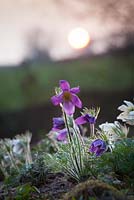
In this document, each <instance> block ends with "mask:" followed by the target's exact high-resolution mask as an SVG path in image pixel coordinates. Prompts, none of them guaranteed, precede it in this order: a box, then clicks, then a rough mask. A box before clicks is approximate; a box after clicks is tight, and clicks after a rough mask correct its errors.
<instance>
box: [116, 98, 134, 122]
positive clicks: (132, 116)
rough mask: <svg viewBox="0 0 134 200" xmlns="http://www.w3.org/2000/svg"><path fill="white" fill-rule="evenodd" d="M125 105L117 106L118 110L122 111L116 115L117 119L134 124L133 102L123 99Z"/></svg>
mask: <svg viewBox="0 0 134 200" xmlns="http://www.w3.org/2000/svg"><path fill="white" fill-rule="evenodd" d="M124 103H125V104H126V105H124V104H123V105H121V106H119V107H118V110H120V111H122V113H121V114H120V115H119V116H118V117H117V119H120V120H122V121H123V122H125V123H127V124H129V125H134V104H133V103H132V102H130V101H124Z"/></svg>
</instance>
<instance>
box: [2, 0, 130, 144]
mask: <svg viewBox="0 0 134 200" xmlns="http://www.w3.org/2000/svg"><path fill="white" fill-rule="evenodd" d="M133 19H134V1H133V0H128V1H126V0H118V1H115V0H102V1H100V0H85V1H82V0H70V1H65V0H44V1H42V0H10V1H9V0H1V1H0V138H4V137H11V138H12V137H13V136H14V135H16V134H21V133H24V132H25V131H26V130H29V131H31V132H32V133H33V142H34V141H37V140H39V139H40V138H42V137H43V136H44V135H45V134H46V133H48V131H49V130H50V129H51V127H52V118H53V117H58V116H60V115H61V111H60V109H59V108H58V107H54V106H53V105H52V103H51V102H50V98H51V96H53V95H54V87H55V86H58V82H59V80H60V79H65V80H68V81H69V82H70V84H71V86H72V87H74V86H78V85H79V86H80V88H81V92H80V94H79V97H80V98H81V99H82V101H83V105H84V106H86V107H92V106H95V107H97V106H99V107H100V108H101V112H100V115H99V117H98V122H97V125H98V124H100V123H103V122H106V121H108V122H113V121H114V120H115V119H116V117H117V115H118V114H119V113H120V112H119V111H118V110H117V107H118V106H120V105H121V104H122V103H123V100H130V101H132V100H133V98H134V21H133ZM78 115H79V110H77V112H76V114H75V116H78Z"/></svg>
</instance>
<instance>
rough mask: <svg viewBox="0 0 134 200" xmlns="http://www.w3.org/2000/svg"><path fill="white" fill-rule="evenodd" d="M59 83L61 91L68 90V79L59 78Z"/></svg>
mask: <svg viewBox="0 0 134 200" xmlns="http://www.w3.org/2000/svg"><path fill="white" fill-rule="evenodd" d="M59 84H60V88H61V89H62V90H63V91H66V90H70V84H69V83H68V81H66V80H60V81H59Z"/></svg>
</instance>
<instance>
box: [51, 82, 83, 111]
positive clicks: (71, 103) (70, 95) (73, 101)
mask: <svg viewBox="0 0 134 200" xmlns="http://www.w3.org/2000/svg"><path fill="white" fill-rule="evenodd" d="M59 85H60V89H61V92H60V93H59V94H58V95H55V96H53V97H52V98H51V101H52V103H53V104H54V105H55V106H57V105H59V104H61V103H62V105H63V109H64V111H65V113H66V114H68V115H72V114H73V113H74V112H75V106H76V107H78V108H81V107H82V102H81V100H80V99H79V97H78V96H77V95H76V94H77V93H79V92H80V89H79V87H74V88H70V84H69V83H68V81H66V80H60V81H59Z"/></svg>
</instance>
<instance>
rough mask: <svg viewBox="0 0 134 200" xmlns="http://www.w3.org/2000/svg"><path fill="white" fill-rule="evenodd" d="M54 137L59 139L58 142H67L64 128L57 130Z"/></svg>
mask: <svg viewBox="0 0 134 200" xmlns="http://www.w3.org/2000/svg"><path fill="white" fill-rule="evenodd" d="M56 139H57V141H60V142H67V129H66V128H64V129H62V130H59V131H58V132H57V136H56Z"/></svg>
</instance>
